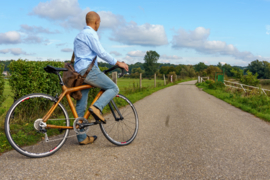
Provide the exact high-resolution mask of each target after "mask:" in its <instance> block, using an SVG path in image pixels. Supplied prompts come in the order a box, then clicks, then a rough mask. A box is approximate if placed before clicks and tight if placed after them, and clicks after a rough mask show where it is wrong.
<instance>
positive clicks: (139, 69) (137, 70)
mask: <svg viewBox="0 0 270 180" xmlns="http://www.w3.org/2000/svg"><path fill="white" fill-rule="evenodd" d="M131 73H139V74H140V73H143V70H142V69H141V67H138V68H133V69H132V72H131Z"/></svg>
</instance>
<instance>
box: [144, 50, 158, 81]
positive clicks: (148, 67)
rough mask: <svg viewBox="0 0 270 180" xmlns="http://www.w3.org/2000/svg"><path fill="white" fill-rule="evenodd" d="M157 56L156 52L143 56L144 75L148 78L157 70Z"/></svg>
mask: <svg viewBox="0 0 270 180" xmlns="http://www.w3.org/2000/svg"><path fill="white" fill-rule="evenodd" d="M158 59H159V54H158V53H157V52H156V51H147V52H146V55H145V56H144V64H143V67H144V69H145V75H146V76H147V77H150V76H151V75H153V74H154V73H155V72H156V71H157V70H158V63H157V61H158Z"/></svg>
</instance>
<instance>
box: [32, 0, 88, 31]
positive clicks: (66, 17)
mask: <svg viewBox="0 0 270 180" xmlns="http://www.w3.org/2000/svg"><path fill="white" fill-rule="evenodd" d="M89 11H90V9H89V8H86V9H84V10H83V9H81V8H80V6H79V3H78V0H50V1H47V2H41V3H39V4H38V5H37V6H36V7H34V9H33V11H32V12H31V13H30V15H36V16H39V17H41V18H45V19H48V20H55V21H57V22H58V23H59V24H60V25H61V26H63V27H65V28H74V29H79V30H81V29H82V28H83V27H84V26H85V15H86V13H87V12H89Z"/></svg>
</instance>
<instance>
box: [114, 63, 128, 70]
mask: <svg viewBox="0 0 270 180" xmlns="http://www.w3.org/2000/svg"><path fill="white" fill-rule="evenodd" d="M115 65H117V66H119V67H120V68H124V69H125V70H126V71H127V72H128V65H127V64H126V63H124V62H119V61H117V62H116V64H115Z"/></svg>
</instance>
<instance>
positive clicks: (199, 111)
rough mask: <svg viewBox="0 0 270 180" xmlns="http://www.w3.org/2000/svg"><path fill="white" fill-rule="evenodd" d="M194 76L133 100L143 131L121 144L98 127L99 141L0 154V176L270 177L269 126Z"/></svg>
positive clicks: (94, 132) (95, 129) (73, 140)
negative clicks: (40, 154) (39, 152)
mask: <svg viewBox="0 0 270 180" xmlns="http://www.w3.org/2000/svg"><path fill="white" fill-rule="evenodd" d="M195 82H196V81H189V82H184V83H180V84H178V85H175V86H171V87H168V88H165V89H163V90H160V91H158V92H155V93H153V94H152V95H150V96H147V97H145V98H144V99H142V100H140V101H138V102H136V103H135V104H134V105H135V107H136V109H137V112H138V114H139V126H140V127H139V133H138V135H137V137H136V139H135V140H134V142H133V143H132V144H130V145H128V146H125V147H117V146H114V145H113V144H111V143H110V142H109V141H107V140H106V139H105V137H104V136H103V134H102V133H101V130H100V129H99V126H95V127H91V129H90V131H89V135H97V136H98V139H97V141H96V142H95V143H94V144H91V145H86V146H79V145H78V143H77V139H76V138H75V137H73V138H70V139H68V140H67V142H66V143H65V145H64V146H63V147H62V148H61V149H60V150H59V151H58V152H56V153H55V154H54V155H52V156H49V157H46V158H41V159H30V158H27V157H24V156H22V155H20V154H19V153H17V152H16V151H10V152H7V153H4V154H3V155H2V156H0V174H1V176H0V179H34V178H35V179H37V178H39V179H48V178H50V179H79V178H83V179H270V172H269V170H268V167H269V165H270V125H269V123H267V122H265V121H262V120H261V119H259V118H256V117H255V116H253V115H251V114H249V113H246V112H244V111H242V110H240V109H238V108H235V107H233V106H231V105H230V104H228V103H226V102H224V101H222V100H219V99H217V98H215V97H213V96H211V95H209V94H207V93H205V92H203V91H201V90H199V89H198V88H197V87H196V86H195V85H194V84H195Z"/></svg>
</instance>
